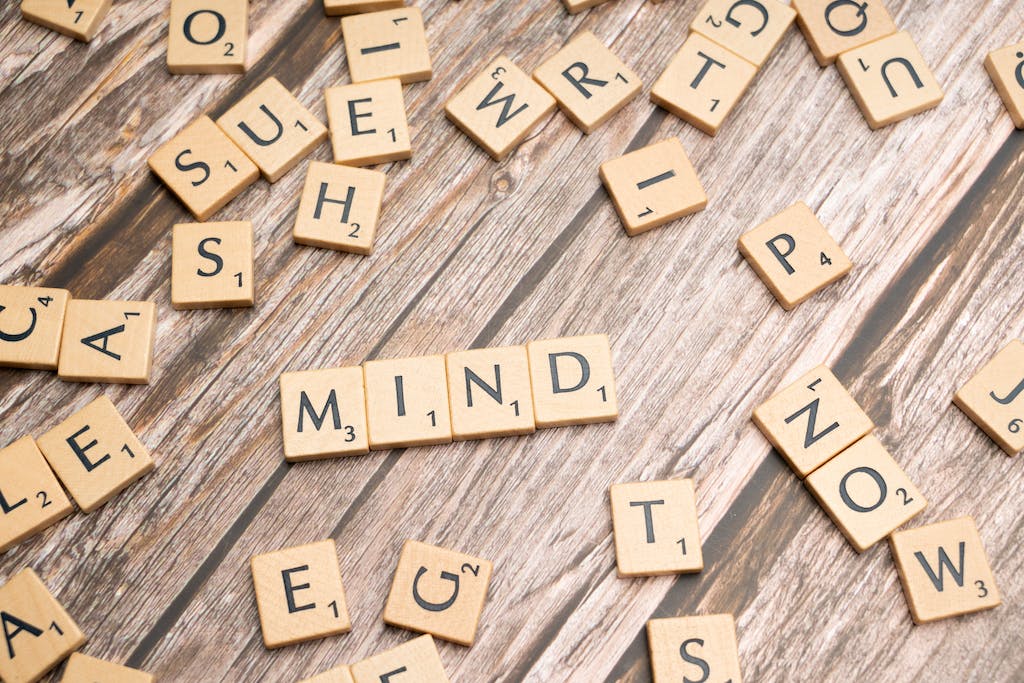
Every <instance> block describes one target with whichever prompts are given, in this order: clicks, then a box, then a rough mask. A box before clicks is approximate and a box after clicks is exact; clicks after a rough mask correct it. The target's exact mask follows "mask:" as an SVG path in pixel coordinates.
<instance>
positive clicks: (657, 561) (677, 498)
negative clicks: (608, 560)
mask: <svg viewBox="0 0 1024 683" xmlns="http://www.w3.org/2000/svg"><path fill="white" fill-rule="evenodd" d="M610 497H611V506H612V526H613V527H614V530H615V561H616V564H617V566H618V572H619V576H658V575H660V574H685V573H692V572H699V571H701V570H702V569H703V568H704V558H703V554H702V552H701V545H700V529H699V528H698V526H697V499H696V495H695V494H694V490H693V480H692V479H672V480H668V481H639V482H632V483H629V484H615V485H613V486H612V487H611V489H610Z"/></svg>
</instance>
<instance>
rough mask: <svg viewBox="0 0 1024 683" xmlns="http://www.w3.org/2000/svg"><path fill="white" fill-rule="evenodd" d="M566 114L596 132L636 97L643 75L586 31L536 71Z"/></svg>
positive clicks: (585, 130) (541, 81)
mask: <svg viewBox="0 0 1024 683" xmlns="http://www.w3.org/2000/svg"><path fill="white" fill-rule="evenodd" d="M533 78H534V79H535V80H536V81H537V82H538V83H540V84H541V85H542V86H544V88H545V89H546V90H547V91H548V92H549V93H551V94H552V95H553V96H554V98H555V99H556V100H558V104H559V106H560V107H561V108H562V111H563V112H565V115H566V116H568V117H569V119H570V120H571V121H572V122H573V123H575V124H576V126H577V127H579V128H580V130H582V131H583V132H584V133H592V132H593V131H594V130H596V129H597V127H598V126H600V125H601V124H603V123H604V122H605V121H607V120H608V119H610V118H611V117H612V115H613V114H614V113H615V112H617V111H619V110H620V109H622V108H623V107H624V106H626V104H627V103H628V102H629V101H630V100H632V99H633V98H634V97H636V96H637V94H639V93H640V89H641V87H642V86H643V84H642V83H641V82H640V77H639V76H637V75H636V74H635V73H633V71H632V70H631V69H630V68H629V67H628V66H626V65H625V64H624V63H623V62H622V60H620V59H619V58H618V57H617V56H615V53H613V52H612V51H611V50H609V49H608V48H607V47H605V45H604V43H602V42H601V41H599V40H598V39H597V38H596V37H595V36H594V34H593V33H591V32H590V31H583V32H582V33H580V35H579V36H577V37H576V38H573V39H572V40H571V41H569V43H568V44H566V45H565V47H563V48H562V49H561V50H559V51H558V52H556V53H555V54H554V55H553V56H551V57H550V58H549V59H548V60H547V61H545V62H544V63H543V64H541V65H540V66H539V67H537V69H536V70H535V71H534V72H533Z"/></svg>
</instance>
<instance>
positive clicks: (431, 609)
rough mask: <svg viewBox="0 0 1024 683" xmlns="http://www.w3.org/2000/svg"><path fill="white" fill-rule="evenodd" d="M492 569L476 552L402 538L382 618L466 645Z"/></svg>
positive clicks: (474, 626) (470, 638)
mask: <svg viewBox="0 0 1024 683" xmlns="http://www.w3.org/2000/svg"><path fill="white" fill-rule="evenodd" d="M492 569H493V565H492V564H491V563H490V562H489V561H487V560H483V559H480V558H479V557H473V556H472V555H463V554H462V553H459V552H455V551H453V550H446V549H444V548H438V547H436V546H432V545H427V544H426V543H419V542H417V541H406V542H405V545H404V546H403V547H402V556H401V558H399V560H398V569H396V570H395V578H394V581H392V583H391V592H390V593H389V594H388V601H387V604H386V605H385V606H384V622H385V623H387V624H391V625H392V626H398V627H400V628H405V629H409V630H410V631H420V632H422V633H429V634H431V635H433V636H434V637H436V638H440V639H442V640H448V641H451V642H453V643H458V644H459V645H466V646H469V645H472V644H473V640H474V639H475V638H476V629H477V625H478V624H479V623H480V613H481V612H483V610H484V602H486V601H487V588H488V586H490V583H491V571H492Z"/></svg>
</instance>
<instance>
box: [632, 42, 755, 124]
mask: <svg viewBox="0 0 1024 683" xmlns="http://www.w3.org/2000/svg"><path fill="white" fill-rule="evenodd" d="M756 74H757V67H756V66H754V65H753V64H751V63H750V62H748V61H747V60H745V59H743V58H742V57H740V56H739V55H736V54H734V53H733V52H731V51H729V50H727V49H726V48H724V47H722V46H720V45H718V44H717V43H715V42H714V41H711V40H709V39H707V38H705V37H704V36H702V35H700V34H699V33H691V34H690V36H689V37H688V38H687V39H686V42H684V43H683V46H682V47H681V48H679V51H678V52H677V53H676V54H675V56H674V57H673V58H672V61H671V62H669V64H668V67H667V68H666V69H665V71H664V73H662V74H661V77H659V78H658V80H657V81H655V82H654V85H653V86H652V87H651V101H652V102H654V103H655V104H656V105H658V106H659V107H662V108H664V109H667V110H668V111H670V112H672V113H673V114H675V115H676V116H678V117H679V118H681V119H682V120H684V121H686V122H687V123H689V124H690V125H692V126H695V127H696V128H697V129H699V130H701V131H703V132H705V133H707V134H708V135H715V134H716V133H718V129H719V128H720V127H721V126H722V122H723V121H725V117H726V116H728V115H729V112H731V111H732V109H733V107H735V106H736V103H737V102H739V101H740V98H741V97H743V93H745V92H746V91H747V87H749V86H750V82H751V81H753V80H754V76H755V75H756Z"/></svg>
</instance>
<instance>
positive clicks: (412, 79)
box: [341, 7, 434, 83]
mask: <svg viewBox="0 0 1024 683" xmlns="http://www.w3.org/2000/svg"><path fill="white" fill-rule="evenodd" d="M341 34H342V37H343V40H344V42H345V55H346V57H347V58H348V71H349V74H351V76H352V82H353V83H362V82H365V81H378V80H380V79H382V78H397V79H399V80H400V81H402V83H417V82H419V81H427V80H430V77H431V76H433V75H434V71H433V68H432V67H431V65H430V53H429V52H428V51H427V34H426V32H425V30H424V28H423V13H422V12H420V9H419V8H418V7H402V8H401V9H393V10H386V11H383V12H368V13H366V14H356V15H353V16H350V17H345V18H343V19H342V20H341Z"/></svg>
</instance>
